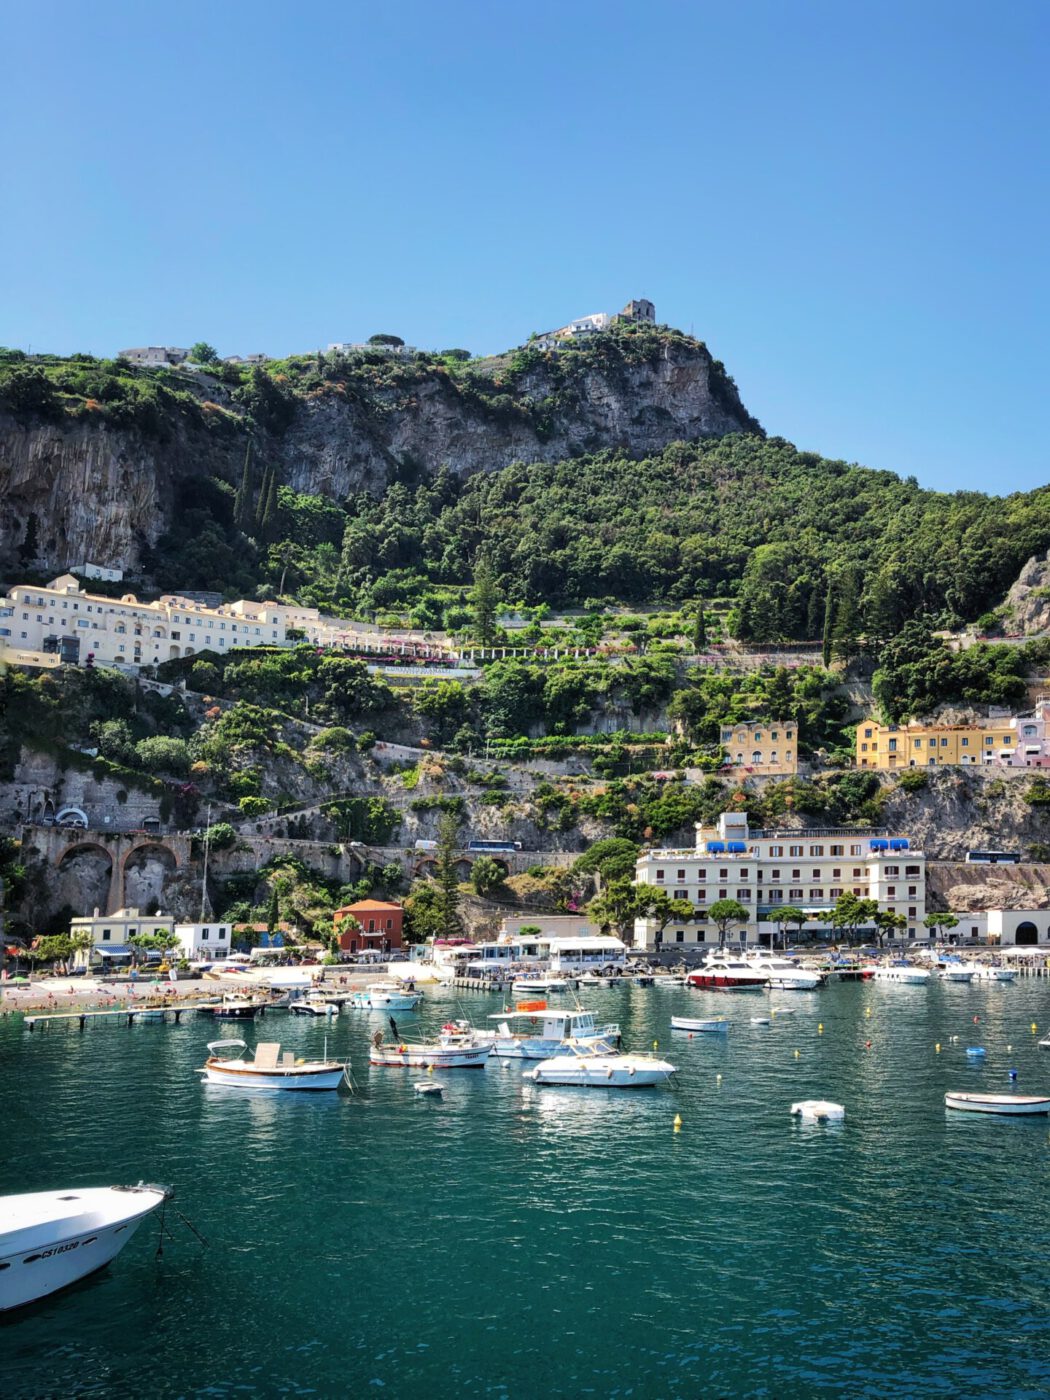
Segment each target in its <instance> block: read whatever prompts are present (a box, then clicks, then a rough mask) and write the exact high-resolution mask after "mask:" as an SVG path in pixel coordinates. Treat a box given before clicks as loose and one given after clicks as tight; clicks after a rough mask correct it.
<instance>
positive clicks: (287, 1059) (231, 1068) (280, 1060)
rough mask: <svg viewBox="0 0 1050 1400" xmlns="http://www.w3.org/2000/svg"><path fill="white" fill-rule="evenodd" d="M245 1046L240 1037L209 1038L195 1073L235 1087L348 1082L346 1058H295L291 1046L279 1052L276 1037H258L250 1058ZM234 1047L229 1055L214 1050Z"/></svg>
mask: <svg viewBox="0 0 1050 1400" xmlns="http://www.w3.org/2000/svg"><path fill="white" fill-rule="evenodd" d="M247 1048H248V1047H247V1046H246V1045H245V1043H244V1041H243V1040H213V1041H211V1042H210V1044H209V1045H208V1058H207V1059H206V1060H205V1062H204V1064H203V1066H202V1067H201V1068H200V1069H199V1070H198V1071H197V1073H198V1074H203V1075H204V1077H205V1079H206V1080H207V1081H208V1082H209V1083H211V1084H226V1085H228V1086H230V1087H231V1088H235V1089H255V1090H259V1089H338V1088H339V1085H340V1084H341V1083H342V1082H343V1080H344V1079H345V1080H346V1081H347V1082H348V1083H349V1071H350V1062H349V1060H328V1059H324V1060H298V1059H296V1057H295V1055H294V1054H293V1052H292V1051H291V1050H286V1051H285V1052H284V1054H283V1055H282V1054H281V1047H280V1045H279V1044H278V1043H277V1041H262V1040H261V1041H260V1042H259V1044H258V1045H257V1046H256V1047H255V1058H254V1060H246V1059H245V1058H244V1054H243V1052H244V1051H245V1050H247ZM234 1049H239V1050H240V1051H241V1052H242V1053H241V1054H240V1055H237V1056H233V1057H231V1058H226V1057H224V1056H221V1055H220V1054H218V1052H219V1051H220V1050H234Z"/></svg>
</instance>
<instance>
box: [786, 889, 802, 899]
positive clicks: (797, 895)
mask: <svg viewBox="0 0 1050 1400" xmlns="http://www.w3.org/2000/svg"><path fill="white" fill-rule="evenodd" d="M802 898H803V891H802V890H788V899H802Z"/></svg>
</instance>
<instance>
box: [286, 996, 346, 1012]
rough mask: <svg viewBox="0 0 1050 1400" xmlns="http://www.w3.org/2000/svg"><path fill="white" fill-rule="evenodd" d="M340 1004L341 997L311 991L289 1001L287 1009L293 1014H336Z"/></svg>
mask: <svg viewBox="0 0 1050 1400" xmlns="http://www.w3.org/2000/svg"><path fill="white" fill-rule="evenodd" d="M341 1006H342V999H341V998H338V999H337V998H335V997H326V996H324V995H322V994H319V993H316V992H311V993H310V995H309V996H305V997H301V998H300V999H299V1000H298V1001H292V1002H289V1004H288V1010H289V1011H290V1012H291V1014H292V1015H293V1016H337V1015H338V1014H339V1009H340V1007H341Z"/></svg>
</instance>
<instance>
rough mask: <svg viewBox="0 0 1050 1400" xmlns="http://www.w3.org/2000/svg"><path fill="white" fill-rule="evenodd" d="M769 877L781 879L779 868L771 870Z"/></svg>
mask: <svg viewBox="0 0 1050 1400" xmlns="http://www.w3.org/2000/svg"><path fill="white" fill-rule="evenodd" d="M769 878H770V879H771V880H779V879H780V871H779V870H771V871H770V872H769Z"/></svg>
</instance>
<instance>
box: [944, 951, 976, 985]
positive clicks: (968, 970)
mask: <svg viewBox="0 0 1050 1400" xmlns="http://www.w3.org/2000/svg"><path fill="white" fill-rule="evenodd" d="M935 971H936V973H937V976H938V977H940V978H941V980H942V981H944V982H972V981H973V973H974V970H973V968H972V967H971V966H969V964H967V963H964V962H963V961H962V959H961V958H953V957H948V956H945V957H942V958H938V959H937V966H936V968H935Z"/></svg>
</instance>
